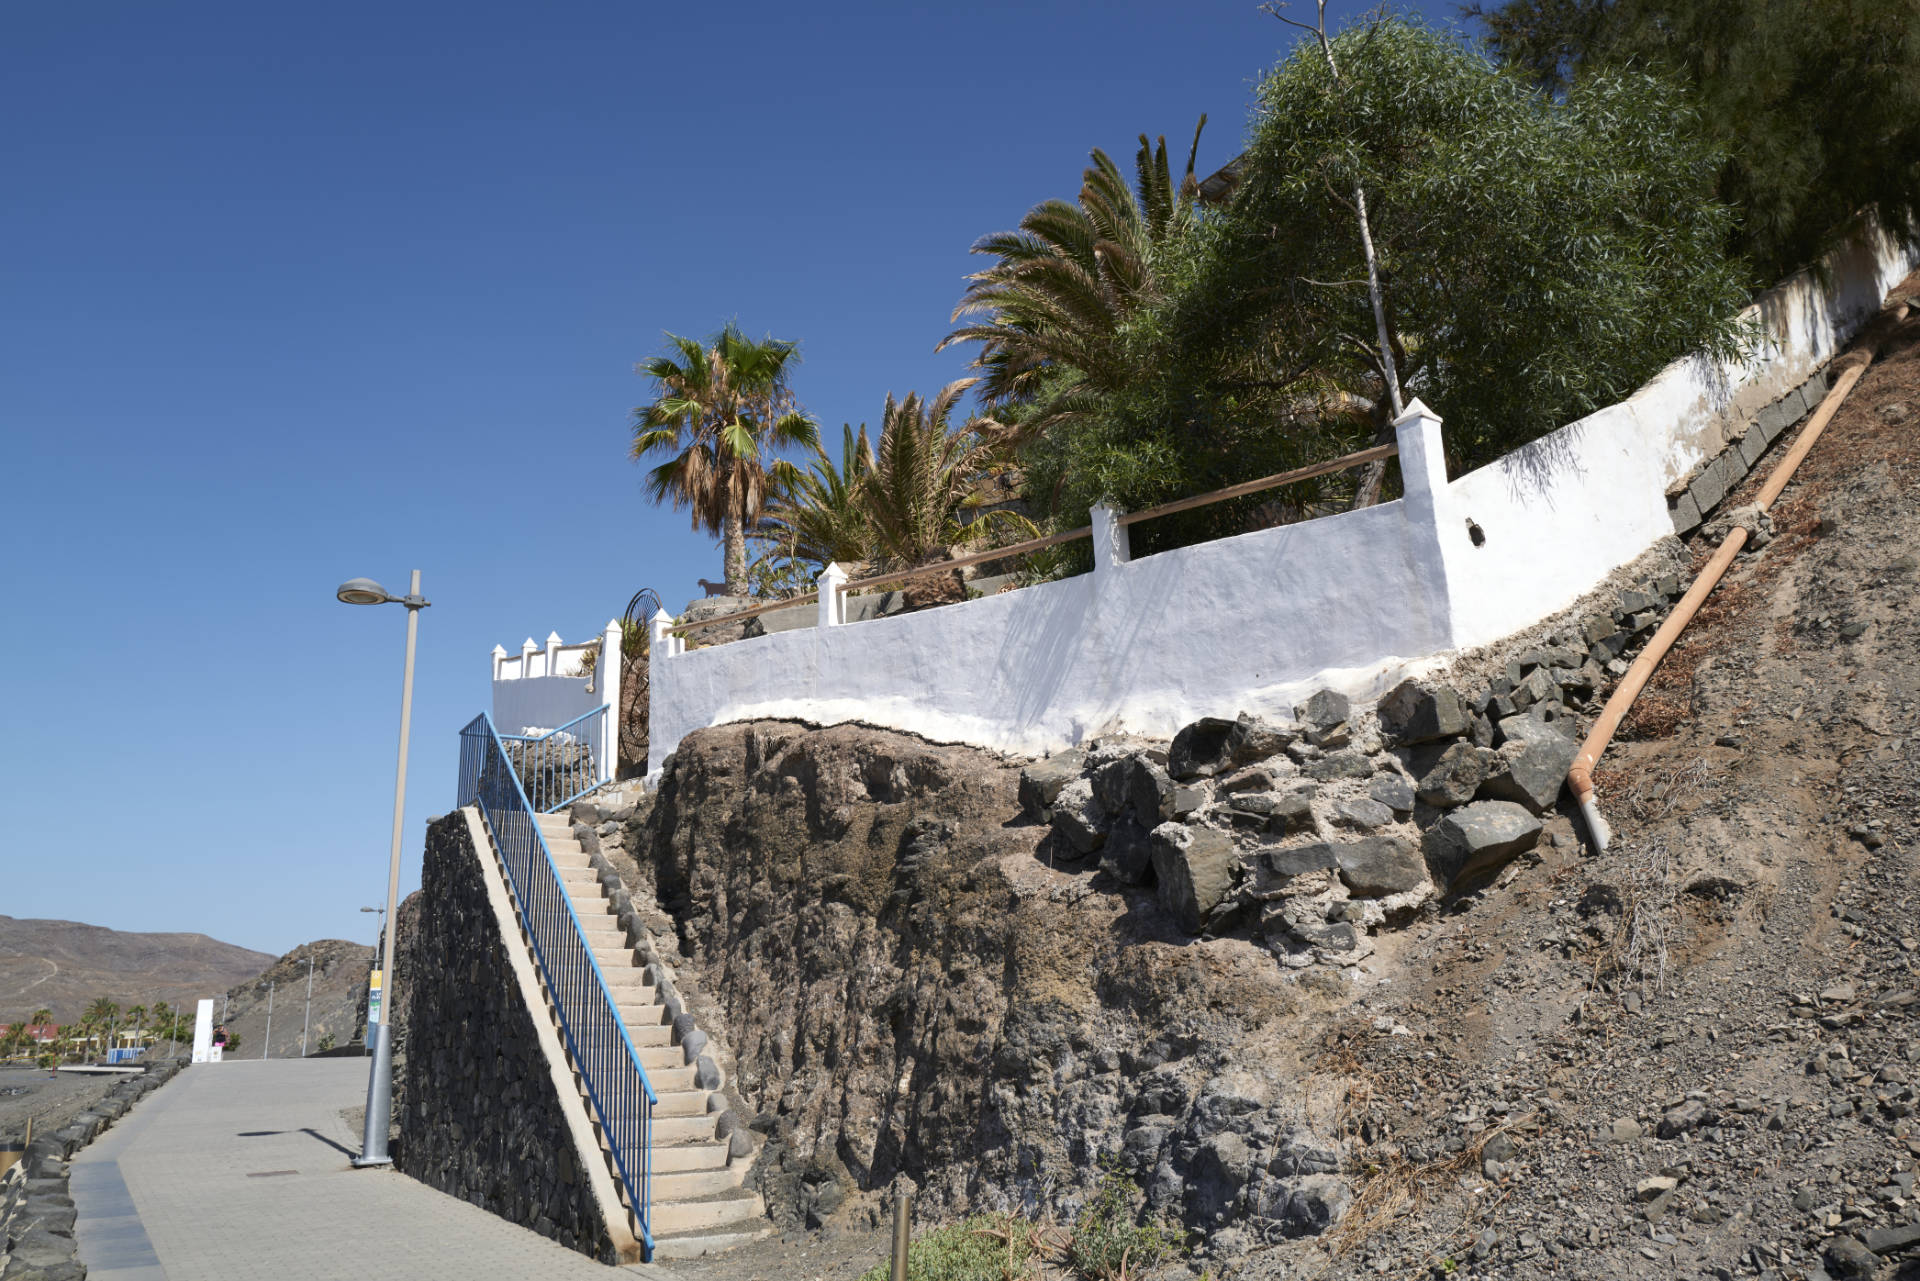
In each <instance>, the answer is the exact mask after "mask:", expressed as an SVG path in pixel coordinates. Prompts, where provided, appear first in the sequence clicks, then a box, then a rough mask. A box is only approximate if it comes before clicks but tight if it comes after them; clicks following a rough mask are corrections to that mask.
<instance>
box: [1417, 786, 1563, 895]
mask: <svg viewBox="0 0 1920 1281" xmlns="http://www.w3.org/2000/svg"><path fill="white" fill-rule="evenodd" d="M1539 839H1540V820H1539V819H1537V818H1535V817H1534V816H1533V815H1532V814H1529V813H1528V812H1527V810H1526V807H1525V806H1521V805H1515V804H1514V803H1513V802H1512V801H1475V802H1473V803H1472V804H1471V805H1463V806H1461V807H1460V808H1459V809H1457V810H1454V811H1453V812H1452V813H1450V814H1448V815H1447V816H1446V817H1445V818H1443V819H1441V820H1440V821H1439V822H1438V823H1435V824H1434V825H1433V826H1432V827H1430V828H1428V829H1427V834H1426V838H1425V840H1424V841H1423V842H1422V852H1423V853H1424V854H1425V856H1426V861H1427V870H1428V872H1430V873H1431V874H1432V876H1433V879H1434V883H1435V884H1437V885H1439V886H1441V887H1442V888H1446V887H1448V886H1451V885H1453V884H1454V883H1455V882H1457V881H1459V880H1460V879H1462V878H1463V877H1468V876H1475V875H1479V874H1480V873H1483V872H1487V871H1491V870H1492V869H1494V868H1496V867H1499V866H1500V865H1501V864H1503V863H1505V862H1506V861H1507V860H1508V859H1510V858H1512V857H1513V856H1514V855H1516V854H1519V853H1522V852H1524V851H1526V850H1530V849H1532V848H1533V846H1534V843H1535V842H1537V841H1538V840H1539Z"/></svg>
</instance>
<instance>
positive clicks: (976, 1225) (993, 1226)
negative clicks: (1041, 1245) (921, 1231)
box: [860, 1214, 1035, 1281]
mask: <svg viewBox="0 0 1920 1281" xmlns="http://www.w3.org/2000/svg"><path fill="white" fill-rule="evenodd" d="M1033 1238H1034V1227H1033V1225H1032V1224H1030V1223H1028V1222H1027V1221H1026V1220H1024V1219H1022V1218H1020V1217H1018V1216H1017V1215H1012V1214H976V1215H974V1216H973V1217H972V1218H970V1219H967V1220H966V1221H965V1222H962V1223H956V1224H954V1225H953V1226H951V1227H945V1228H936V1229H934V1230H933V1231H932V1232H929V1233H927V1234H926V1235H925V1236H923V1237H921V1238H920V1239H919V1240H918V1241H915V1242H914V1243H913V1244H912V1245H911V1246H909V1247H908V1248H907V1281H1012V1279H1013V1278H1015V1277H1022V1276H1025V1275H1027V1264H1028V1261H1029V1260H1031V1259H1032V1258H1033V1256H1034V1253H1035V1245H1034V1239H1033ZM890 1272H891V1266H890V1265H889V1264H886V1263H882V1264H881V1265H879V1266H878V1267H876V1268H873V1269H871V1270H870V1271H868V1272H867V1273H866V1275H864V1276H862V1277H861V1278H860V1281H887V1278H888V1276H889V1274H890Z"/></svg>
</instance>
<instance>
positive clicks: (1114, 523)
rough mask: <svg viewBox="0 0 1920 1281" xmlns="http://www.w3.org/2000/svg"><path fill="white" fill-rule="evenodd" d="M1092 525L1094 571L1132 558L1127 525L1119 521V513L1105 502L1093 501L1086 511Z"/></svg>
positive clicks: (1122, 563)
mask: <svg viewBox="0 0 1920 1281" xmlns="http://www.w3.org/2000/svg"><path fill="white" fill-rule="evenodd" d="M1087 517H1088V519H1089V520H1090V521H1091V523H1092V525H1093V569H1094V572H1095V573H1099V572H1100V571H1101V570H1106V569H1112V568H1114V567H1115V566H1117V565H1124V564H1126V563H1127V562H1128V561H1130V560H1132V559H1133V550H1132V547H1131V546H1130V544H1129V541H1128V539H1127V527H1126V526H1125V525H1122V524H1121V523H1120V513H1119V512H1117V511H1115V510H1114V509H1113V508H1111V507H1109V506H1107V505H1106V504H1105V503H1095V504H1094V505H1093V507H1092V509H1091V510H1089V511H1088V512H1087Z"/></svg>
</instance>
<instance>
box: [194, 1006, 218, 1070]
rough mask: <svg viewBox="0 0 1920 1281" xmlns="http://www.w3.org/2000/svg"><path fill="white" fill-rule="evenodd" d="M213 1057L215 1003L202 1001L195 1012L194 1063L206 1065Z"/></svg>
mask: <svg viewBox="0 0 1920 1281" xmlns="http://www.w3.org/2000/svg"><path fill="white" fill-rule="evenodd" d="M212 1057H213V1001H212V1000H211V999H208V1000H204V1001H201V1002H200V1003H199V1005H197V1006H195V1007H194V1012H193V1061H194V1062H195V1063H205V1062H207V1061H208V1060H209V1059H211V1058H212Z"/></svg>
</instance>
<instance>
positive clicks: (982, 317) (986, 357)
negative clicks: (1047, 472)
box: [936, 115, 1207, 433]
mask: <svg viewBox="0 0 1920 1281" xmlns="http://www.w3.org/2000/svg"><path fill="white" fill-rule="evenodd" d="M1206 125H1207V118H1206V117H1205V116H1204V115H1203V116H1201V117H1200V123H1199V124H1198V125H1197V126H1196V127H1195V128H1194V131H1193V146H1192V147H1191V148H1190V149H1189V150H1188V152H1187V168H1186V172H1185V174H1184V175H1183V177H1182V178H1181V180H1180V182H1179V184H1178V185H1177V186H1176V184H1175V183H1174V181H1173V173H1172V170H1171V168H1170V167H1169V165H1168V161H1167V140H1166V138H1165V137H1164V136H1162V137H1161V138H1160V140H1159V142H1158V144H1157V145H1156V144H1153V143H1150V142H1149V141H1148V140H1147V136H1146V135H1145V134H1141V135H1140V147H1139V150H1138V151H1137V152H1136V153H1135V156H1134V170H1135V184H1136V185H1135V186H1134V187H1129V186H1128V185H1127V180H1126V178H1125V177H1124V176H1123V175H1122V174H1121V172H1120V167H1119V166H1118V165H1116V164H1115V163H1114V162H1113V159H1112V158H1111V157H1110V156H1108V155H1107V153H1106V152H1104V151H1102V150H1100V149H1099V148H1098V147H1096V148H1094V150H1093V153H1092V159H1093V164H1092V166H1091V167H1090V168H1088V169H1086V170H1085V171H1084V172H1083V173H1082V177H1081V186H1080V198H1079V200H1078V201H1077V202H1074V203H1069V202H1068V201H1065V200H1048V201H1046V202H1044V203H1043V204H1040V205H1036V206H1035V207H1034V208H1033V209H1032V210H1031V211H1030V212H1029V213H1028V214H1027V216H1026V217H1024V218H1022V219H1021V220H1020V226H1019V228H1018V230H1015V231H1003V232H998V233H996V234H994V235H991V236H987V237H985V238H984V239H981V240H979V241H977V242H976V243H975V244H974V246H973V249H972V252H974V253H976V254H985V255H990V256H992V257H994V258H997V259H999V261H998V262H996V263H995V264H994V265H993V266H991V267H988V268H986V269H985V270H982V271H978V272H975V273H974V274H973V275H971V276H969V277H967V279H968V281H969V284H968V287H967V291H966V293H965V294H963V295H962V296H961V299H960V305H959V306H958V307H956V308H954V312H953V319H954V320H956V321H958V320H960V319H962V318H963V317H974V318H976V319H975V320H974V322H973V323H969V324H965V325H962V326H961V327H960V328H958V329H956V330H954V331H953V332H952V333H951V334H948V335H947V336H946V337H945V338H944V339H942V340H941V342H940V346H939V348H936V350H942V349H945V348H946V347H948V346H950V345H951V344H953V343H958V342H977V343H979V344H980V351H979V354H978V355H977V356H976V357H975V358H974V362H973V364H974V367H975V368H976V369H980V370H983V371H985V373H984V377H983V379H982V385H981V389H980V394H981V398H982V400H984V401H985V402H986V403H987V404H988V405H990V406H1003V405H1030V406H1033V407H1034V408H1033V411H1032V412H1031V413H1030V414H1029V415H1027V416H1026V417H1025V421H1024V422H1023V430H1024V431H1026V432H1028V433H1035V432H1040V431H1043V430H1045V429H1046V428H1047V427H1048V426H1051V425H1052V424H1054V423H1057V422H1061V421H1064V420H1065V419H1067V418H1071V417H1074V416H1076V415H1079V414H1083V413H1086V412H1088V411H1089V410H1090V409H1092V408H1094V407H1095V406H1097V405H1098V404H1099V402H1100V399H1101V397H1102V395H1103V393H1105V392H1108V391H1111V390H1112V389H1114V388H1116V387H1118V386H1121V385H1122V384H1123V383H1125V381H1126V380H1127V379H1128V377H1129V376H1130V375H1131V374H1132V372H1133V370H1132V367H1131V364H1130V362H1128V360H1127V359H1126V355H1125V353H1124V351H1123V350H1122V347H1121V343H1120V328H1121V325H1122V324H1123V323H1124V322H1125V321H1126V319H1127V317H1128V316H1130V315H1131V314H1132V313H1133V312H1134V310H1135V309H1136V308H1138V307H1139V306H1140V305H1141V303H1142V302H1144V301H1145V300H1147V299H1148V298H1149V297H1151V296H1153V293H1154V287H1155V286H1154V260H1155V257H1156V255H1157V254H1158V253H1159V251H1160V250H1161V249H1162V248H1163V247H1164V246H1166V245H1167V244H1168V243H1169V242H1171V241H1172V240H1173V239H1174V238H1175V237H1177V236H1178V235H1180V234H1181V233H1183V232H1184V231H1185V230H1186V228H1187V227H1188V226H1189V225H1190V223H1191V222H1192V219H1193V210H1194V205H1195V203H1196V201H1197V200H1198V197H1199V191H1200V188H1199V184H1198V182H1197V181H1196V180H1195V179H1194V168H1193V166H1194V160H1195V158H1196V157H1197V156H1198V154H1199V150H1200V132H1201V130H1203V129H1205V128H1206Z"/></svg>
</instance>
